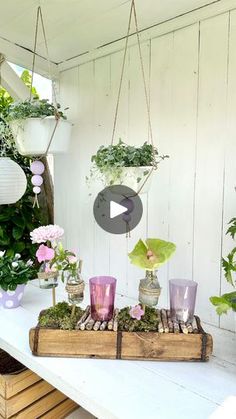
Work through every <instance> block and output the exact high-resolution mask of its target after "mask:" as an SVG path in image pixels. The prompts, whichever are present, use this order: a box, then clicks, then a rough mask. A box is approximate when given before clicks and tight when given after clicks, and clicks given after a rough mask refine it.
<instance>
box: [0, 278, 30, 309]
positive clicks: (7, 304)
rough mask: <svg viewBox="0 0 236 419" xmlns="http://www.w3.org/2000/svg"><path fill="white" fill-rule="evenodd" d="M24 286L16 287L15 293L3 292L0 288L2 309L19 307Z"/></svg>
mask: <svg viewBox="0 0 236 419" xmlns="http://www.w3.org/2000/svg"><path fill="white" fill-rule="evenodd" d="M24 290H25V284H22V285H17V287H16V289H15V291H10V290H8V291H4V290H3V289H2V288H0V305H1V306H3V307H4V308H16V307H19V306H20V303H21V300H22V297H23V294H24Z"/></svg>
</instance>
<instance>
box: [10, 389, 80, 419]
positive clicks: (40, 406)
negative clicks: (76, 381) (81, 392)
mask: <svg viewBox="0 0 236 419" xmlns="http://www.w3.org/2000/svg"><path fill="white" fill-rule="evenodd" d="M67 400H68V401H70V400H69V399H67V397H66V396H65V395H64V394H63V393H61V392H60V391H58V390H54V391H51V392H50V393H49V394H47V395H46V396H44V397H42V398H41V399H39V400H37V401H36V402H35V403H33V404H31V405H30V406H28V407H26V408H25V409H23V410H21V411H20V412H19V413H17V414H16V415H15V416H13V417H12V419H32V418H34V419H37V418H39V417H40V418H41V417H42V416H43V417H44V416H45V415H46V417H49V418H51V419H52V418H57V419H59V418H62V417H63V416H55V415H54V413H53V410H54V408H55V407H57V406H58V405H60V404H61V403H63V402H64V401H67ZM72 403H74V402H72ZM76 406H77V405H76V403H75V407H76ZM59 411H60V410H59ZM48 415H49V416H48ZM50 415H51V416H50Z"/></svg>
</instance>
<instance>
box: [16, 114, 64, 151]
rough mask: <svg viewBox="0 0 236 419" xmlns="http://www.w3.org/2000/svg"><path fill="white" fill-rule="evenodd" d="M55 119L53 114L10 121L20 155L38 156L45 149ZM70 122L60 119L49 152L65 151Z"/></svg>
mask: <svg viewBox="0 0 236 419" xmlns="http://www.w3.org/2000/svg"><path fill="white" fill-rule="evenodd" d="M55 124H56V120H55V118H54V116H48V117H46V118H28V119H21V120H15V121H12V122H11V123H10V126H11V129H12V131H13V135H14V139H15V143H16V147H17V149H18V151H19V153H20V154H22V156H40V155H42V154H44V153H45V152H46V150H47V147H48V144H49V142H50V139H51V136H52V133H53V130H54V128H55ZM71 129H72V124H71V123H70V122H68V121H65V120H64V119H60V120H59V122H58V125H57V127H56V130H55V133H54V135H53V139H52V142H51V145H50V148H49V151H48V152H49V153H51V154H61V153H66V152H67V151H68V148H69V144H70V138H71Z"/></svg>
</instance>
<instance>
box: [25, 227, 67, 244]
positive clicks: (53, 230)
mask: <svg viewBox="0 0 236 419" xmlns="http://www.w3.org/2000/svg"><path fill="white" fill-rule="evenodd" d="M63 234H64V230H63V228H61V227H59V226H58V225H56V224H55V225H53V224H49V225H47V226H42V227H38V228H35V229H34V230H33V231H32V232H31V233H30V237H31V240H32V242H33V243H46V242H47V241H50V242H54V241H55V240H58V239H60V238H61V237H62V236H63Z"/></svg>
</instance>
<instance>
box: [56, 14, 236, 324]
mask: <svg viewBox="0 0 236 419" xmlns="http://www.w3.org/2000/svg"><path fill="white" fill-rule="evenodd" d="M229 29H230V30H229ZM229 33H230V40H229V41H230V42H229V45H228V34H229ZM198 35H199V34H198V25H197V24H195V25H192V26H189V27H187V28H183V29H180V30H178V31H176V32H174V33H169V34H167V35H164V36H161V37H159V38H155V39H153V40H151V60H150V54H149V52H150V50H149V47H150V45H149V42H145V43H143V44H142V50H143V53H144V62H145V68H146V70H147V74H148V75H149V70H150V68H149V65H150V62H151V70H150V101H151V114H152V124H153V132H154V141H155V145H157V146H158V149H159V152H160V153H161V154H169V155H170V159H169V160H166V161H164V162H162V163H161V164H160V166H159V169H158V171H157V172H156V173H155V175H154V176H153V183H152V186H151V189H150V192H149V194H148V196H147V195H144V196H143V197H142V200H143V205H144V215H143V219H142V221H141V223H140V224H139V226H137V227H136V229H135V230H133V231H132V232H131V238H130V239H126V238H125V236H124V235H123V236H115V235H110V234H109V233H105V232H103V231H102V230H101V229H100V227H98V226H97V225H96V224H95V221H94V217H93V201H94V198H95V195H96V192H97V191H98V189H97V188H98V187H99V185H97V186H94V187H92V189H91V190H88V186H87V184H86V182H85V177H86V175H88V174H89V169H90V159H91V155H92V154H94V153H95V152H96V151H97V149H98V147H99V146H100V145H101V144H108V143H109V142H110V140H111V132H112V123H113V117H114V110H115V101H116V97H117V91H118V83H119V77H120V71H121V64H122V58H123V51H120V52H117V53H115V54H111V55H110V56H107V57H104V58H102V59H98V60H96V61H95V62H90V63H87V64H84V65H81V66H80V67H79V69H73V70H68V71H66V72H63V73H62V74H61V80H60V86H61V88H60V95H61V98H60V101H61V102H62V105H63V107H64V106H69V107H70V110H69V118H70V119H71V120H72V121H73V122H75V126H74V128H73V141H72V146H71V150H70V152H69V154H68V155H65V156H56V158H55V194H56V197H55V206H56V222H58V223H59V224H61V225H62V226H63V227H64V228H65V229H66V237H67V245H68V246H69V247H77V246H78V245H79V249H80V255H81V257H82V258H83V260H84V274H85V278H88V277H89V276H93V275H98V274H107V273H109V272H110V274H111V275H113V276H115V277H117V279H118V287H117V289H118V292H120V293H123V294H126V295H129V296H131V297H133V298H135V299H137V294H138V281H139V279H140V278H141V277H142V276H143V272H142V271H141V270H139V269H136V268H134V267H133V266H132V265H130V263H129V260H128V257H127V253H128V251H130V250H131V249H132V248H133V246H134V244H135V243H136V241H137V240H138V239H139V238H140V237H142V238H146V236H148V237H159V238H163V239H165V240H171V241H174V242H175V243H176V245H177V253H176V256H175V257H174V258H173V259H172V261H170V263H169V264H168V265H166V266H163V267H162V268H160V271H159V273H158V277H159V280H160V283H161V286H162V288H163V289H162V294H161V298H160V305H162V306H167V305H168V279H169V277H173V276H175V277H177V276H181V277H188V278H191V276H192V273H193V279H194V280H196V281H197V282H198V283H199V289H198V301H197V312H198V313H199V314H200V316H201V317H202V319H203V320H205V321H206V322H209V323H211V324H214V325H217V324H219V321H218V316H217V315H216V314H215V309H214V307H212V306H211V304H210V302H209V297H210V296H211V295H218V294H219V293H220V291H221V292H222V293H223V292H227V291H230V287H228V285H227V283H226V281H225V279H224V277H223V275H222V278H221V255H222V254H223V255H226V254H227V252H228V251H229V250H230V249H231V245H232V242H231V240H230V238H228V237H225V230H226V227H227V222H228V221H229V219H230V218H231V217H233V216H235V203H236V202H235V201H236V194H235V192H234V187H235V178H236V172H235V164H234V157H235V151H236V149H235V147H236V145H235V131H236V126H235V115H234V114H235V108H236V84H235V83H236V82H235V72H236V49H235V45H236V12H235V11H233V12H231V25H230V28H229V25H228V14H222V15H219V16H217V17H214V18H210V19H207V20H205V21H203V22H201V23H200V50H199V51H200V52H199V55H198V40H199V36H198ZM228 46H229V49H228ZM198 68H199V75H198ZM227 70H228V79H227ZM198 76H199V84H198ZM227 82H228V85H227ZM227 87H228V90H227ZM227 95H228V96H227ZM227 101H228V102H227ZM227 111H228V118H226V113H227ZM226 120H227V122H226ZM196 123H197V125H196ZM147 135H148V129H147V117H146V107H145V99H144V92H143V85H142V78H141V70H140V66H139V61H138V50H137V46H134V47H131V48H130V49H129V51H128V59H127V66H126V69H125V76H124V84H123V88H122V94H121V104H120V109H119V114H118V123H117V130H116V135H115V141H118V139H119V138H122V139H123V140H124V141H125V142H128V143H130V144H131V143H132V144H136V145H140V144H142V143H143V142H144V141H145V140H146V138H147ZM90 192H92V196H91V197H90V196H89V193H90ZM222 222H223V223H222ZM192 271H193V272H192ZM221 327H224V328H228V329H231V330H234V328H235V326H234V321H233V316H230V315H229V316H224V317H222V318H221Z"/></svg>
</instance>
